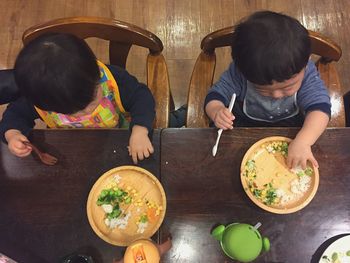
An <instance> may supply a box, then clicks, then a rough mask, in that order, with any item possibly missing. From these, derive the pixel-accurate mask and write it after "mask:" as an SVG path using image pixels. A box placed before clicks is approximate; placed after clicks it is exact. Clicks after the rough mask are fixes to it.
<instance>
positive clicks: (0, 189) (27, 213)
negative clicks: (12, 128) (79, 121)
mask: <svg viewBox="0 0 350 263" xmlns="http://www.w3.org/2000/svg"><path fill="white" fill-rule="evenodd" d="M128 137H129V132H128V131H127V130H64V131H62V130H34V132H33V134H32V136H31V137H30V140H31V141H32V142H33V143H34V144H36V145H37V146H38V147H40V149H43V150H46V151H47V152H49V153H51V154H53V155H55V156H56V157H57V158H58V160H59V161H58V164H56V165H55V166H46V165H44V164H42V163H41V162H40V161H39V160H38V159H37V158H36V156H32V155H31V156H28V157H26V158H21V159H20V158H17V157H15V156H13V155H11V154H10V153H9V151H8V149H7V146H6V145H4V144H1V146H0V151H1V155H0V200H2V202H0V251H1V252H2V253H4V254H6V255H8V256H10V257H11V258H13V259H15V260H17V261H19V262H28V263H30V262H33V263H34V262H35V263H38V262H41V263H45V262H50V263H52V262H58V260H59V259H60V258H61V257H63V256H65V255H67V254H70V253H72V252H77V251H80V252H82V253H88V254H90V255H91V256H93V258H94V259H95V262H112V259H113V258H114V257H116V258H119V257H121V255H122V254H121V253H122V252H123V250H124V248H122V247H116V246H112V245H109V244H108V243H106V242H105V241H103V240H102V239H100V238H99V237H98V236H97V235H96V234H95V233H94V232H93V230H92V228H91V227H90V225H89V223H88V220H87V216H86V201H87V197H88V194H89V191H90V189H91V187H92V185H93V184H94V182H95V181H96V180H97V179H98V178H99V177H100V176H101V175H102V174H103V173H104V172H106V171H107V170H109V169H111V168H114V167H117V166H121V165H132V160H131V158H130V157H129V156H128V151H127V145H128ZM159 142H160V131H155V132H154V135H153V146H154V149H155V153H154V154H153V155H152V156H151V157H150V158H149V159H147V160H145V161H142V162H140V163H139V165H140V166H141V167H143V168H145V169H147V170H148V171H150V172H152V173H153V174H154V175H155V176H157V177H159V175H160V173H159V147H160V145H159Z"/></svg>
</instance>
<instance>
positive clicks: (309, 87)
mask: <svg viewBox="0 0 350 263" xmlns="http://www.w3.org/2000/svg"><path fill="white" fill-rule="evenodd" d="M297 100H298V104H299V106H300V107H301V109H302V110H303V111H304V112H305V113H308V112H311V111H322V112H324V113H325V114H327V115H328V116H329V117H330V116H331V102H330V97H329V94H328V89H327V87H326V86H325V84H324V82H323V80H322V79H321V78H320V74H319V72H318V71H317V68H316V66H315V63H314V62H313V61H311V60H310V61H309V62H308V64H307V66H306V69H305V75H304V79H303V82H302V84H301V87H300V89H299V91H298V95H297Z"/></svg>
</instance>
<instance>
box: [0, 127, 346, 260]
mask: <svg viewBox="0 0 350 263" xmlns="http://www.w3.org/2000/svg"><path fill="white" fill-rule="evenodd" d="M296 132H297V130H296V129H272V128H267V129H238V128H237V129H234V130H233V131H228V132H224V133H223V136H222V138H221V141H220V145H219V149H218V153H217V156H216V157H215V158H213V157H212V156H211V148H212V146H213V144H214V142H215V139H216V134H217V133H216V130H214V129H165V130H162V131H159V130H157V131H155V133H154V136H153V144H154V147H155V154H154V155H152V156H151V157H150V158H149V159H148V160H146V161H143V162H141V163H140V166H141V167H143V168H145V169H147V170H149V171H151V172H152V173H153V174H155V175H156V176H157V177H158V178H160V179H161V182H162V184H163V186H164V188H165V192H166V195H167V200H168V205H167V213H166V218H165V221H164V223H163V225H162V227H161V229H160V234H161V239H164V238H165V237H166V236H167V234H168V233H169V232H170V233H171V234H172V236H173V243H174V245H173V248H172V249H171V250H170V251H169V252H168V253H167V254H166V255H165V257H164V260H163V262H181V263H184V262H191V263H192V262H210V263H212V262H226V261H230V260H229V259H228V258H227V257H225V256H224V254H223V252H222V251H221V249H220V246H219V242H217V241H216V240H214V239H213V238H212V237H211V236H210V230H211V228H212V227H213V226H214V225H216V224H217V223H223V224H228V223H231V222H246V223H249V224H255V223H257V222H259V221H260V222H261V223H262V224H263V225H262V226H261V228H260V229H259V230H260V232H261V233H262V235H263V236H267V237H268V238H269V239H270V240H271V244H272V246H271V251H270V252H268V253H266V254H265V255H263V256H261V257H260V258H259V259H258V260H257V262H292V263H304V262H310V261H314V262H318V258H317V257H319V255H320V253H322V252H323V249H324V247H325V246H326V245H327V244H328V243H329V242H330V239H329V238H330V237H333V236H336V235H338V234H343V233H349V232H350V205H349V204H350V194H349V190H350V165H349V161H350V129H349V128H344V129H341V128H340V129H329V130H327V131H326V132H325V133H324V134H323V135H322V137H321V138H320V139H319V141H318V142H317V144H316V145H315V146H314V147H313V150H314V154H315V156H316V158H317V159H318V161H319V163H320V177H321V180H320V186H319V189H318V192H317V194H316V196H315V198H314V200H313V201H312V202H311V203H310V204H309V205H308V206H307V207H306V208H304V209H303V210H301V211H300V212H297V213H294V214H289V215H275V214H271V213H268V212H265V211H264V210H262V209H260V208H259V207H257V206H255V205H254V204H253V203H252V202H251V201H250V199H249V198H248V197H247V196H246V194H245V193H244V191H243V189H242V187H241V183H240V179H239V175H240V171H239V170H240V164H241V160H242V158H243V155H244V153H245V152H246V151H247V149H248V148H249V147H250V146H251V145H252V144H253V143H254V142H255V141H257V140H259V139H261V138H264V137H267V136H272V135H283V136H287V137H294V136H295V134H296ZM31 140H32V141H33V143H36V144H37V145H38V146H39V147H41V148H42V149H46V150H48V152H50V153H52V154H54V155H56V156H57V157H58V158H59V164H58V165H57V166H53V167H49V166H45V165H43V164H41V163H40V162H39V161H38V160H37V158H35V157H33V156H29V157H27V158H24V159H20V158H16V157H14V156H13V155H11V154H10V153H9V152H8V149H7V147H6V145H3V144H2V145H1V146H0V147H1V148H0V153H1V154H0V198H1V200H2V202H0V252H1V253H3V254H6V255H8V256H10V257H12V258H14V259H15V260H18V261H19V262H26V263H27V262H28V263H31V262H35V263H37V262H40V263H46V262H50V263H51V262H58V260H59V259H60V258H61V257H63V256H65V255H67V254H70V253H72V252H77V251H78V252H83V253H88V254H90V255H92V256H93V258H94V259H95V262H96V263H99V262H106V263H108V262H111V261H112V259H113V258H114V257H116V258H119V257H121V255H122V253H123V250H124V249H123V248H121V247H115V246H112V245H109V244H108V243H106V242H104V241H103V240H101V239H100V238H99V237H97V235H95V233H94V232H93V231H92V229H91V227H90V225H89V223H88V220H87V216H86V207H85V206H86V200H87V196H88V193H89V191H90V189H91V187H92V185H93V184H94V182H95V181H96V180H97V178H98V177H99V176H100V175H102V174H103V173H104V172H105V171H107V170H109V169H111V168H113V167H116V166H120V165H129V164H132V161H131V159H130V157H129V156H128V153H127V151H126V146H127V144H128V131H125V130H65V131H62V130H60V131H57V130H36V131H34V133H33V137H32V139H31ZM156 238H157V237H156ZM322 243H323V245H321V244H322Z"/></svg>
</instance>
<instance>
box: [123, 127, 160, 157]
mask: <svg viewBox="0 0 350 263" xmlns="http://www.w3.org/2000/svg"><path fill="white" fill-rule="evenodd" d="M153 152H154V149H153V146H152V143H151V141H150V139H149V137H148V129H147V128H146V127H143V126H139V125H134V126H133V127H132V131H131V135H130V140H129V155H130V156H131V157H132V160H133V162H134V163H135V164H137V160H143V159H144V158H148V157H149V156H150V154H152V153H153Z"/></svg>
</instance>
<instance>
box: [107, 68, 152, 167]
mask: <svg viewBox="0 0 350 263" xmlns="http://www.w3.org/2000/svg"><path fill="white" fill-rule="evenodd" d="M109 69H110V70H111V72H112V74H113V75H114V76H115V79H116V81H117V83H118V87H119V92H120V98H121V100H122V104H123V106H124V108H125V110H126V111H128V112H130V115H131V123H130V129H131V135H130V139H129V154H130V155H131V156H132V159H133V162H134V163H137V160H143V159H144V158H147V157H149V155H150V154H152V153H153V151H154V149H153V146H152V143H151V141H150V138H149V134H150V133H151V132H152V129H153V121H154V118H155V110H154V108H155V102H154V98H153V96H152V93H151V91H150V90H149V88H148V87H147V86H146V85H145V84H142V83H140V82H138V80H137V79H136V78H135V77H134V76H132V75H130V74H129V73H128V72H127V71H126V70H124V69H122V68H119V67H116V66H109Z"/></svg>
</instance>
